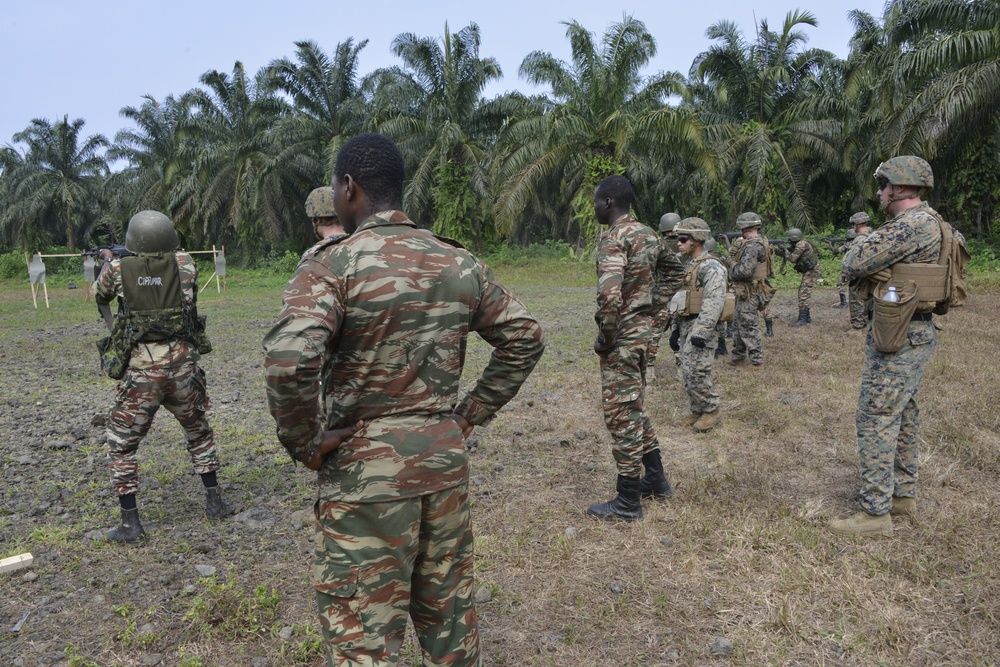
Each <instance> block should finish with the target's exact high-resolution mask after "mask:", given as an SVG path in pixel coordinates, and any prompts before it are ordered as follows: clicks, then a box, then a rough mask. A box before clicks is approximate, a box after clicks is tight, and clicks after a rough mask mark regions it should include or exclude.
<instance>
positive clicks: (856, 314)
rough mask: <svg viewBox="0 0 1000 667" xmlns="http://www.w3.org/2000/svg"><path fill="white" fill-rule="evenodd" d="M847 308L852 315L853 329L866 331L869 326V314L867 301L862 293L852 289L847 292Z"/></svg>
mask: <svg viewBox="0 0 1000 667" xmlns="http://www.w3.org/2000/svg"><path fill="white" fill-rule="evenodd" d="M847 308H848V311H847V312H849V313H850V314H851V327H852V328H854V329H864V328H865V327H867V326H868V313H867V312H866V311H865V299H864V297H863V296H862V295H861V293H860V292H859V291H858V290H857V289H855V288H854V287H851V288H850V289H849V290H848V292H847Z"/></svg>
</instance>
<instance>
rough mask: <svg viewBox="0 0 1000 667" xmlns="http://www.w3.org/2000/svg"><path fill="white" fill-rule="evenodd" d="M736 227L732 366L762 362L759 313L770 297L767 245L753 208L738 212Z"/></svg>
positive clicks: (732, 265) (731, 263)
mask: <svg viewBox="0 0 1000 667" xmlns="http://www.w3.org/2000/svg"><path fill="white" fill-rule="evenodd" d="M736 226H737V227H739V228H740V231H741V232H742V233H743V239H742V241H743V243H740V244H738V245H736V244H734V246H733V249H732V253H731V254H730V256H729V262H728V264H729V277H730V279H731V280H732V281H733V288H734V290H735V291H736V313H735V314H734V315H733V327H734V328H735V332H734V335H733V358H732V360H731V361H730V363H731V364H732V365H734V366H740V365H745V364H746V362H747V359H748V358H749V361H750V365H752V366H760V365H761V364H763V363H764V343H763V341H762V340H761V335H760V313H761V312H763V311H764V310H765V309H766V308H767V305H768V304H769V303H770V302H771V298H772V297H773V296H774V288H773V287H771V283H770V282H769V281H768V279H769V278H771V277H773V276H774V269H773V263H772V258H771V255H772V251H771V245H770V244H769V243H768V242H767V239H766V238H764V237H763V236H761V235H760V226H761V219H760V216H759V215H757V214H756V213H754V212H753V211H747V212H746V213H741V214H740V215H739V217H737V218H736Z"/></svg>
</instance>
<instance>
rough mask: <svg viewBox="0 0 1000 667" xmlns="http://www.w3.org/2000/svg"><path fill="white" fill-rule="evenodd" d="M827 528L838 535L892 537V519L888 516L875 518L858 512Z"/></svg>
mask: <svg viewBox="0 0 1000 667" xmlns="http://www.w3.org/2000/svg"><path fill="white" fill-rule="evenodd" d="M827 528H829V529H830V531H831V532H834V533H836V534H837V535H861V536H865V535H884V536H885V537H889V536H890V535H892V518H891V517H890V516H889V515H888V514H883V515H882V516H875V515H874V514H869V513H868V512H858V513H857V514H855V515H853V516H849V517H847V518H846V519H837V520H836V521H831V522H830V523H829V524H827Z"/></svg>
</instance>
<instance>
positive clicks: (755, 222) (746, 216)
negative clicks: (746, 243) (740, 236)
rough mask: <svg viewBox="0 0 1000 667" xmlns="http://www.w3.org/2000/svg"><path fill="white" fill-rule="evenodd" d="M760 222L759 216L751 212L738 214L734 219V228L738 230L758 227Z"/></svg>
mask: <svg viewBox="0 0 1000 667" xmlns="http://www.w3.org/2000/svg"><path fill="white" fill-rule="evenodd" d="M761 224H763V223H762V222H761V219H760V216H759V215H757V214H756V213H754V212H753V211H747V212H746V213H740V215H739V217H738V218H736V226H737V227H739V228H740V230H741V231H742V230H744V229H747V228H749V227H760V226H761Z"/></svg>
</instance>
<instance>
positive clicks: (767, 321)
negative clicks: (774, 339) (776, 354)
mask: <svg viewBox="0 0 1000 667" xmlns="http://www.w3.org/2000/svg"><path fill="white" fill-rule="evenodd" d="M764 326H765V327H766V331H765V332H764V335H765V336H774V320H772V319H771V318H770V317H765V318H764Z"/></svg>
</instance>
